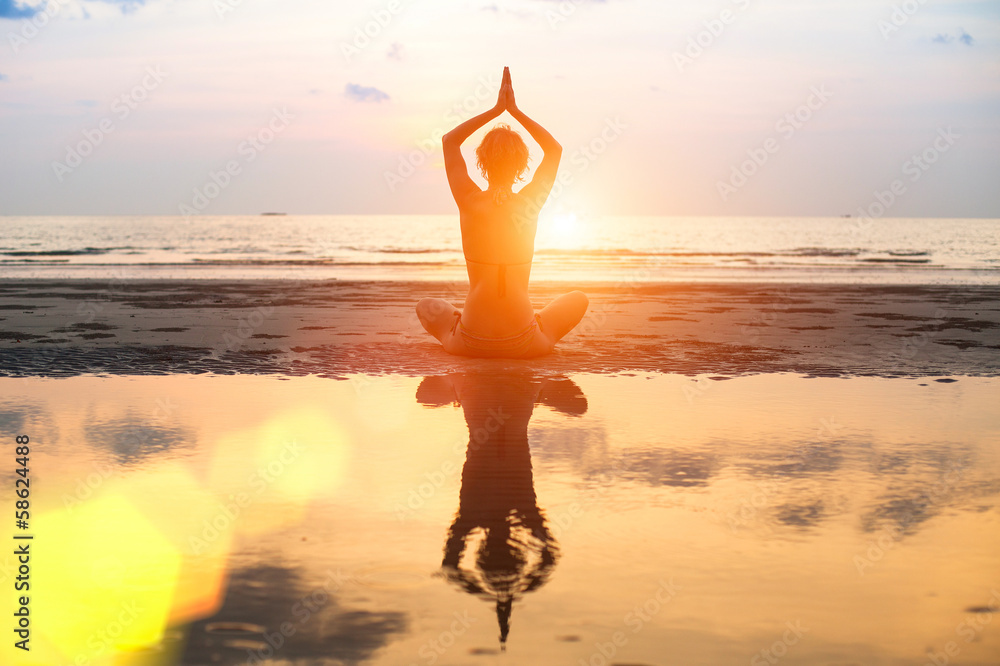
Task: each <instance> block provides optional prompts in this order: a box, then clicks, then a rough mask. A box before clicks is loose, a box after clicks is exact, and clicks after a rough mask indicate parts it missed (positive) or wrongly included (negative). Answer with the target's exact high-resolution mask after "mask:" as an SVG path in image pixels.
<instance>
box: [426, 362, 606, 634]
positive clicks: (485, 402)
mask: <svg viewBox="0 0 1000 666" xmlns="http://www.w3.org/2000/svg"><path fill="white" fill-rule="evenodd" d="M417 400H418V401H419V402H421V403H423V404H425V405H430V406H441V405H445V404H449V403H454V402H458V403H459V404H460V405H461V406H462V410H463V411H464V413H465V420H466V423H467V424H468V426H469V445H468V449H467V453H466V459H465V466H464V467H463V468H462V489H461V491H460V493H459V507H458V513H457V515H456V516H455V520H454V522H453V523H452V525H451V528H450V529H449V530H448V538H447V541H446V542H445V547H444V559H443V560H442V563H441V566H442V573H443V575H444V576H445V578H447V579H448V580H449V581H451V582H452V583H454V584H455V585H457V586H459V587H460V588H461V589H463V590H465V591H466V592H468V593H469V594H474V595H477V596H480V597H482V598H485V599H489V600H492V601H495V602H496V610H497V621H498V622H499V624H500V644H501V646H502V647H505V646H506V642H507V635H508V633H509V632H510V619H511V612H512V610H513V603H514V600H515V599H518V598H520V597H521V596H522V595H524V594H527V593H528V592H531V591H533V590H536V589H538V588H539V587H541V586H542V585H543V584H545V582H546V581H547V580H548V578H549V575H550V574H551V571H552V568H553V567H554V566H555V563H556V560H557V559H558V556H559V547H558V545H557V544H556V541H555V538H554V537H553V536H552V533H551V532H550V531H549V529H548V527H547V525H546V522H545V518H544V516H543V514H542V511H541V509H539V508H538V503H537V499H536V497H535V489H534V482H533V479H532V472H531V451H530V449H529V445H528V421H529V420H530V419H531V414H532V411H533V410H534V406H535V404H536V403H541V404H547V405H550V406H552V407H554V408H556V409H558V410H560V411H562V412H565V413H567V414H571V415H574V416H579V415H581V414H583V413H584V412H586V410H587V399H586V398H585V397H584V396H583V393H582V392H581V391H580V389H579V387H578V386H577V385H576V384H574V383H573V382H572V381H570V380H568V379H544V380H536V379H534V378H533V377H532V376H531V374H530V373H528V372H518V371H513V372H511V371H507V372H504V373H499V374H498V373H495V372H494V373H484V372H480V373H466V374H458V375H449V376H446V377H427V378H425V379H424V380H423V381H422V382H421V384H420V387H419V388H418V389H417ZM463 554H468V555H470V556H471V557H472V559H473V566H472V567H471V568H469V566H468V565H467V566H466V567H465V568H463V563H462V560H463ZM466 559H468V558H466Z"/></svg>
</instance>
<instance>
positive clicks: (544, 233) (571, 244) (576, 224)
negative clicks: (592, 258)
mask: <svg viewBox="0 0 1000 666" xmlns="http://www.w3.org/2000/svg"><path fill="white" fill-rule="evenodd" d="M584 226H585V225H584V224H583V221H582V220H581V219H580V216H579V215H577V213H576V212H574V211H559V212H558V213H550V214H548V215H546V214H544V213H543V214H542V219H541V220H540V221H539V224H538V238H537V241H536V246H537V247H544V248H548V249H560V250H563V249H573V248H577V247H579V246H580V244H581V242H582V239H583V236H584V235H585V234H584V231H585V230H584Z"/></svg>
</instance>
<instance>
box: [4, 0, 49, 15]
mask: <svg viewBox="0 0 1000 666" xmlns="http://www.w3.org/2000/svg"><path fill="white" fill-rule="evenodd" d="M40 11H42V7H41V6H38V7H19V6H18V3H17V2H15V1H14V0H0V18H8V19H18V18H31V17H32V16H34V15H35V14H37V13H38V12H40Z"/></svg>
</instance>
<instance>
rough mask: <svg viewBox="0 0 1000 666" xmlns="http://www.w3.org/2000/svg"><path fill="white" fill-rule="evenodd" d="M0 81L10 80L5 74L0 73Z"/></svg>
mask: <svg viewBox="0 0 1000 666" xmlns="http://www.w3.org/2000/svg"><path fill="white" fill-rule="evenodd" d="M0 81H10V78H9V77H8V76H7V75H6V74H0Z"/></svg>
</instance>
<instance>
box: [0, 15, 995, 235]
mask: <svg viewBox="0 0 1000 666" xmlns="http://www.w3.org/2000/svg"><path fill="white" fill-rule="evenodd" d="M0 37H2V43H0V183H2V185H0V215H178V214H192V213H197V214H206V215H220V214H256V213H261V212H268V211H276V212H287V213H290V214H443V213H452V212H454V211H455V210H456V208H455V204H454V202H453V201H452V200H451V197H450V192H449V189H448V185H447V181H446V178H445V174H444V169H443V162H442V157H441V148H440V136H441V135H442V134H443V133H444V132H446V131H448V130H450V129H452V128H453V127H454V126H455V125H456V124H457V123H458V122H460V121H462V120H465V119H467V118H469V117H472V116H473V115H475V114H477V113H481V112H483V111H486V110H487V109H489V108H490V107H491V106H492V105H493V104H494V103H495V101H496V94H497V90H498V88H499V83H500V76H501V73H502V70H503V67H504V66H509V67H510V68H511V74H512V79H513V83H514V90H515V95H516V99H517V103H518V106H519V107H520V108H521V109H522V110H523V111H524V112H525V113H527V114H528V115H529V116H530V117H532V118H534V119H535V120H537V121H538V122H540V123H541V124H542V125H543V126H545V127H546V128H547V129H548V130H549V131H550V132H551V133H552V134H553V135H554V136H555V137H556V139H557V140H558V141H559V142H560V143H561V144H562V145H563V149H564V152H563V160H562V164H561V169H560V183H559V184H558V185H557V187H556V189H555V190H554V192H553V196H552V197H551V199H550V202H549V204H548V205H549V207H550V210H554V211H561V212H572V213H576V214H581V215H588V214H590V215H685V216H697V215H714V216H718V215H723V216H839V215H843V214H852V215H855V216H857V215H860V214H863V213H867V214H869V215H872V216H877V217H882V216H885V217H1000V187H997V176H998V174H1000V2H996V0H989V1H949V0H923V1H921V0H886V1H883V0H815V1H810V2H803V1H802V0H708V1H705V0H701V1H698V2H695V1H693V0H690V1H689V0H675V1H671V2H662V0H660V1H654V0H564V1H558V0H507V1H504V0H493V1H490V0H375V1H368V0H364V1H360V2H331V1H330V0H295V1H289V0H285V1H284V2H279V1H277V0H48V2H37V1H35V0H30V1H28V2H18V0H0ZM504 119H506V122H509V123H513V124H514V125H515V129H517V126H516V123H514V121H513V120H512V119H511V118H510V117H509V116H504V117H502V118H501V119H498V120H497V121H494V122H493V123H490V125H488V126H487V128H485V129H484V130H482V131H481V132H480V133H478V134H477V135H475V136H473V137H472V138H471V139H470V140H469V141H468V142H466V144H465V146H464V151H465V154H466V156H467V161H468V162H469V163H470V164H474V159H472V158H471V157H470V156H471V155H472V154H473V151H474V149H475V145H476V144H477V142H478V139H479V138H480V137H481V135H482V134H483V133H484V132H485V130H486V129H488V128H489V127H492V126H493V125H494V124H496V123H497V122H505V120H504ZM522 134H523V135H524V136H525V138H526V139H529V147H530V148H531V152H532V163H533V164H535V165H537V164H538V162H539V160H540V157H541V153H540V149H539V148H538V146H537V145H535V144H534V143H533V142H531V141H530V138H529V137H527V135H526V133H524V132H523V131H522ZM476 178H477V181H478V182H480V184H484V181H483V180H482V179H481V178H479V177H478V175H477V176H476ZM529 178H530V176H529Z"/></svg>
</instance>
